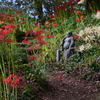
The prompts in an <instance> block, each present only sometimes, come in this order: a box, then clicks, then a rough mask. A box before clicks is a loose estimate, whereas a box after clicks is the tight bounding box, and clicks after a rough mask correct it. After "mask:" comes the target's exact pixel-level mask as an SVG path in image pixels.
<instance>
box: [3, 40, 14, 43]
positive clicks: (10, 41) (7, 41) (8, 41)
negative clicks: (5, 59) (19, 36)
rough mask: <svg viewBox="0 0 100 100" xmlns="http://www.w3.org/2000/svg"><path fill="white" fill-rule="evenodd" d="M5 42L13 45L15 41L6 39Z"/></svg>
mask: <svg viewBox="0 0 100 100" xmlns="http://www.w3.org/2000/svg"><path fill="white" fill-rule="evenodd" d="M5 42H6V43H7V44H9V43H12V42H14V41H13V40H12V39H6V40H5Z"/></svg>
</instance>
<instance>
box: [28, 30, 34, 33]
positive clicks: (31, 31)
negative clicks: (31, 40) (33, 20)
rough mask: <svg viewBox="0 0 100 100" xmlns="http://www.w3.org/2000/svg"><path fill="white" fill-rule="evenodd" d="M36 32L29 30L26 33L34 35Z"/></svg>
mask: <svg viewBox="0 0 100 100" xmlns="http://www.w3.org/2000/svg"><path fill="white" fill-rule="evenodd" d="M33 32H34V31H33V30H28V31H27V32H26V33H28V34H29V33H33Z"/></svg>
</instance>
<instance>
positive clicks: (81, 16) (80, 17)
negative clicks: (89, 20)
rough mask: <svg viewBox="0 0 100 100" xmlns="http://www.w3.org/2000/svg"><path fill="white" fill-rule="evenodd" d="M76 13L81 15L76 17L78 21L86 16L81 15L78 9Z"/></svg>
mask: <svg viewBox="0 0 100 100" xmlns="http://www.w3.org/2000/svg"><path fill="white" fill-rule="evenodd" d="M75 13H76V14H77V15H80V16H79V18H76V19H75V20H76V21H80V20H82V18H84V16H83V15H81V14H82V12H81V11H76V12H75Z"/></svg>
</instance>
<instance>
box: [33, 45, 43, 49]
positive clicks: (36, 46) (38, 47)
mask: <svg viewBox="0 0 100 100" xmlns="http://www.w3.org/2000/svg"><path fill="white" fill-rule="evenodd" d="M33 48H34V49H41V47H40V45H39V44H36V45H34V46H33Z"/></svg>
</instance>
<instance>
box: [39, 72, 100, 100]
mask: <svg viewBox="0 0 100 100" xmlns="http://www.w3.org/2000/svg"><path fill="white" fill-rule="evenodd" d="M46 81H47V83H48V89H49V90H48V91H40V92H39V93H38V100H100V99H96V98H97V97H98V95H99V92H100V89H99V87H98V85H96V84H93V83H92V82H90V81H86V80H84V79H80V78H78V77H76V76H71V75H69V74H67V73H64V74H62V72H58V71H54V72H52V73H50V74H49V75H47V80H46ZM98 83H99V82H97V84H98Z"/></svg>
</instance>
